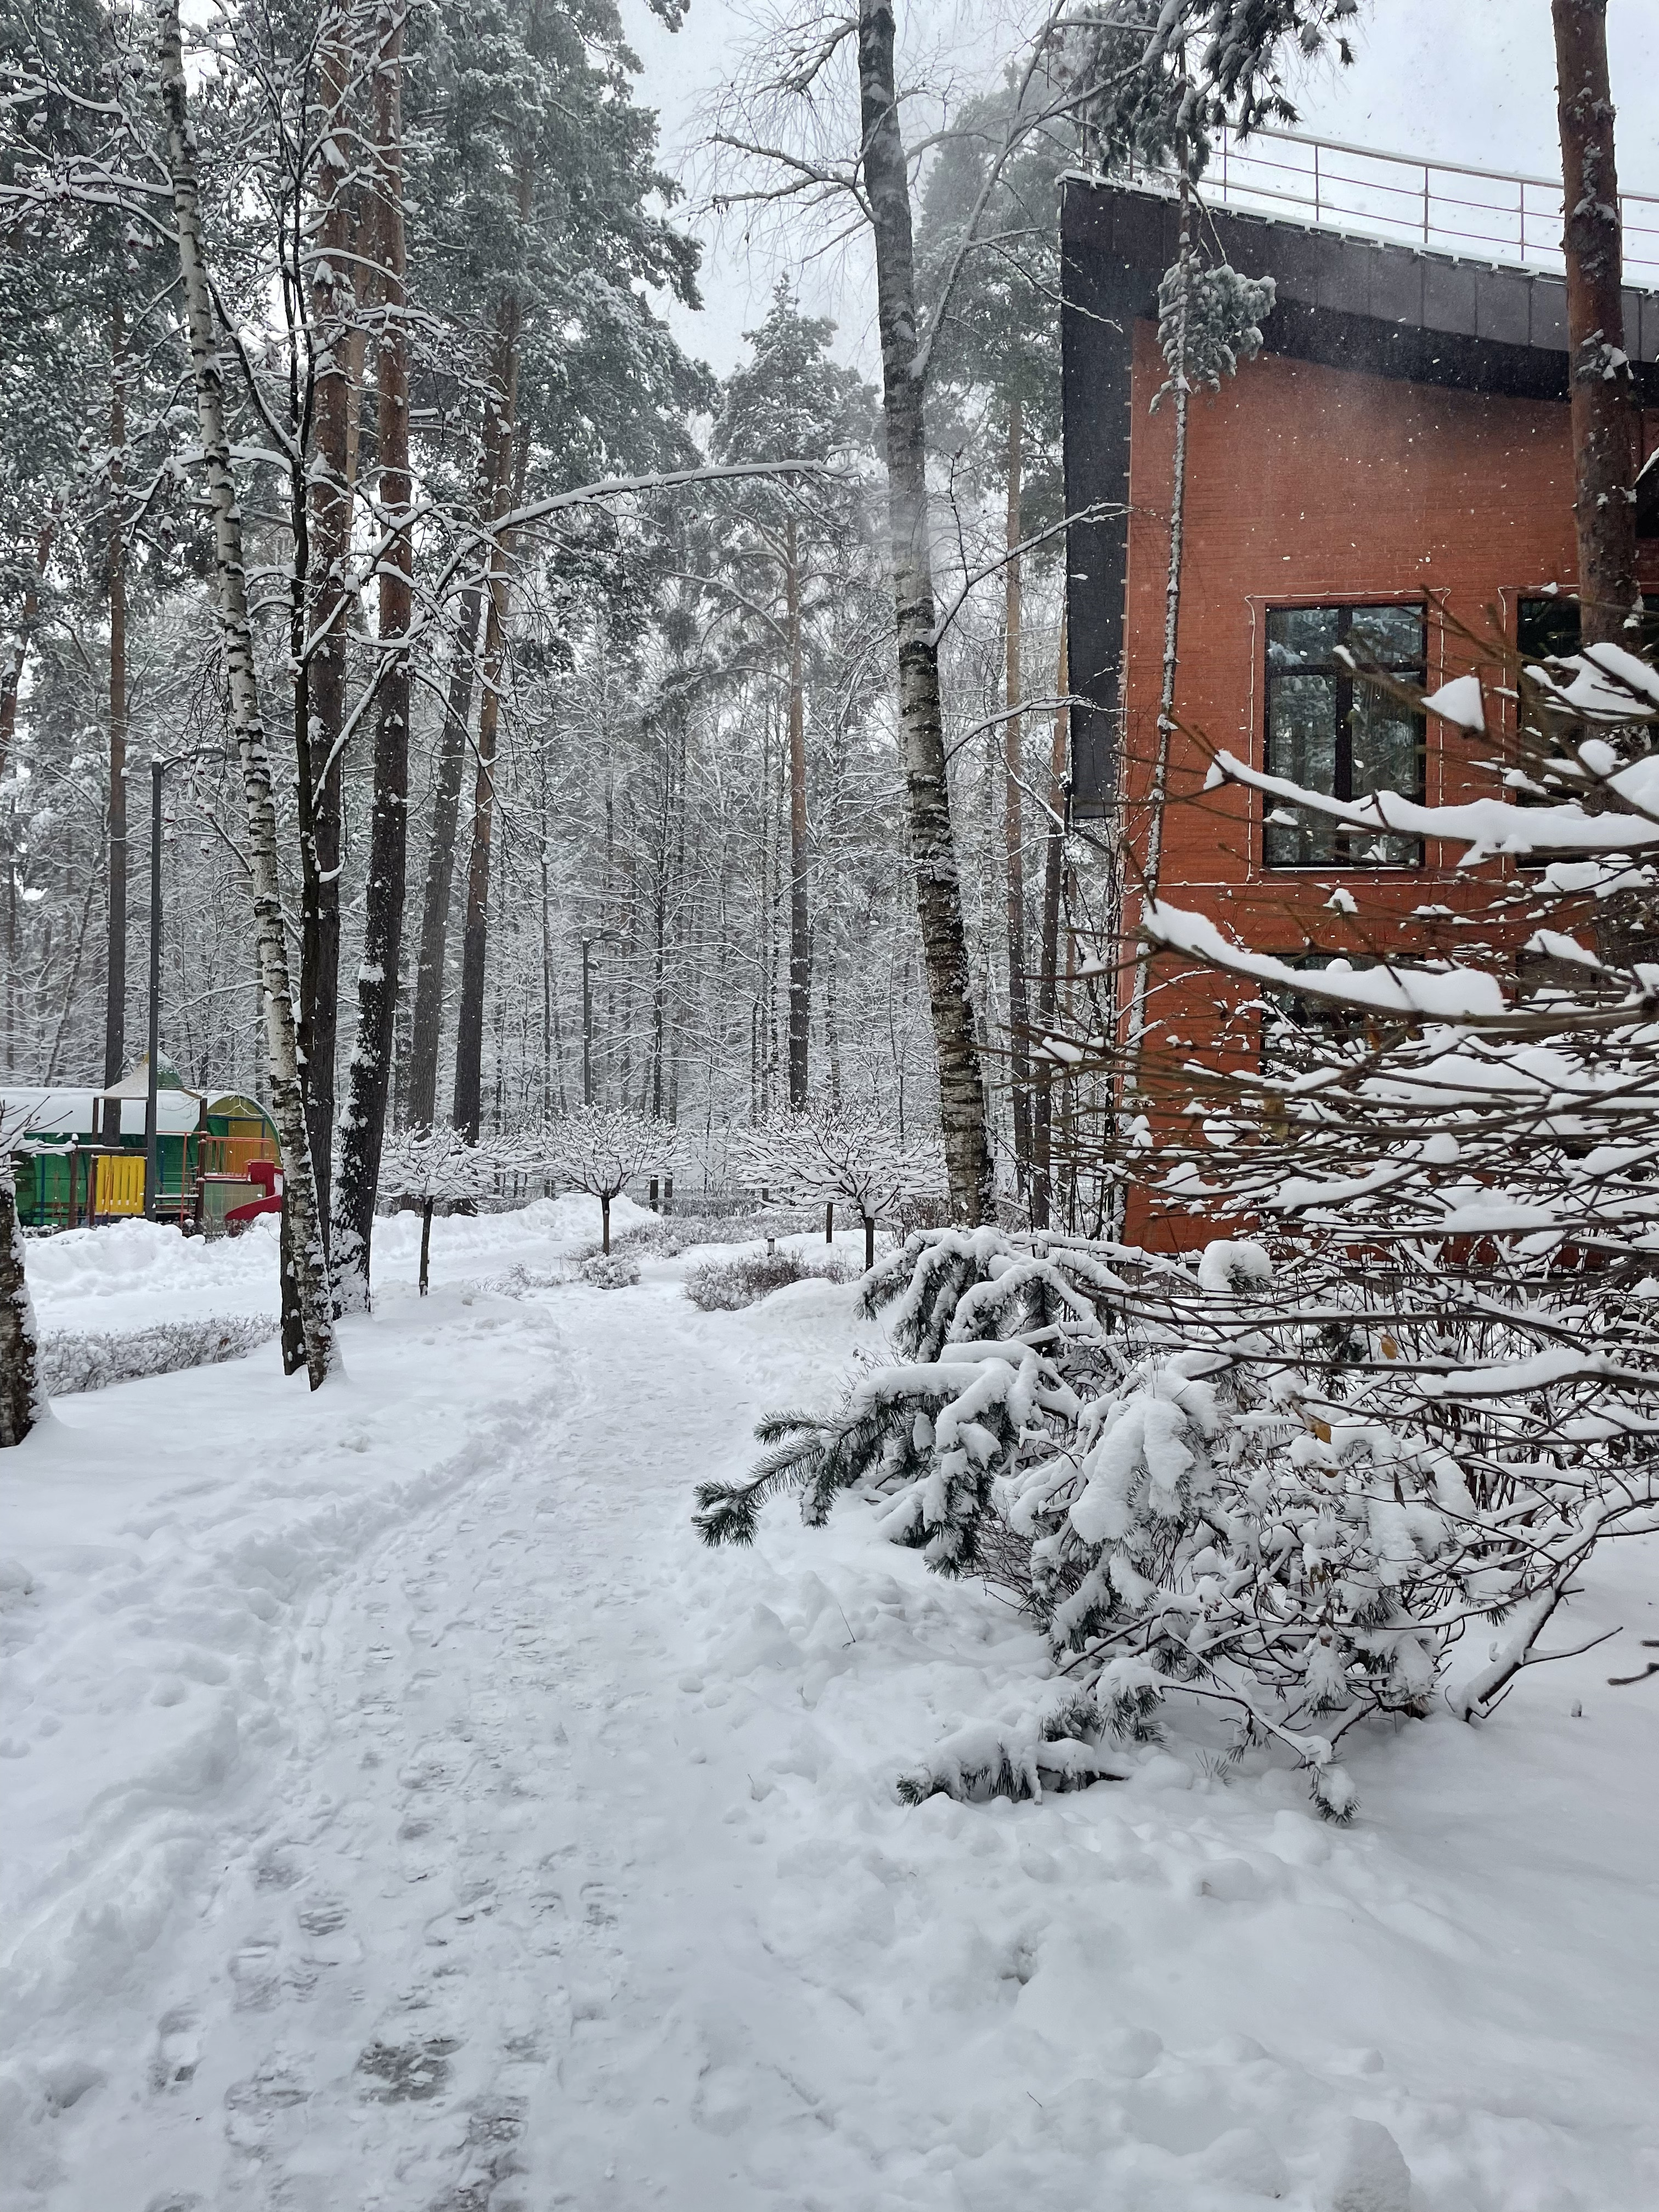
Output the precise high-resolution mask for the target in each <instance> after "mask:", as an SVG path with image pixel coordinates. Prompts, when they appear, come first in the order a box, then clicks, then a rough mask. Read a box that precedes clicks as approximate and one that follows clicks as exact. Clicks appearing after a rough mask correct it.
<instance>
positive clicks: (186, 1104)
mask: <svg viewBox="0 0 1659 2212" xmlns="http://www.w3.org/2000/svg"><path fill="white" fill-rule="evenodd" d="M148 1091H149V1067H148V1066H147V1064H146V1062H145V1061H144V1060H139V1061H138V1062H137V1065H136V1066H134V1067H132V1068H131V1069H129V1070H128V1072H127V1073H126V1074H125V1075H124V1076H123V1077H122V1079H121V1080H120V1081H119V1082H118V1083H113V1084H111V1085H109V1087H108V1088H107V1089H106V1090H103V1091H94V1090H82V1089H80V1088H78V1087H76V1086H72V1085H57V1084H54V1085H40V1084H15V1083H6V1082H3V1081H0V1143H3V1145H4V1146H5V1148H6V1149H7V1150H8V1151H9V1152H10V1153H11V1155H12V1159H13V1164H14V1166H15V1171H16V1176H17V1208H18V1216H19V1218H20V1219H21V1221H22V1223H23V1225H25V1227H27V1228H33V1229H70V1228H74V1227H76V1226H77V1225H79V1224H81V1223H83V1222H84V1223H88V1224H91V1223H93V1222H96V1221H105V1220H109V1219H112V1218H120V1217H122V1216H124V1215H133V1214H141V1213H143V1211H144V1109H145V1103H146V1097H147V1094H148ZM155 1128H156V1147H155V1149H156V1170H157V1172H156V1183H157V1189H156V1194H155V1212H156V1214H157V1216H158V1218H161V1219H163V1220H168V1221H175V1222H177V1223H178V1224H179V1225H180V1226H181V1227H189V1228H199V1229H204V1230H206V1231H209V1233H212V1232H213V1231H215V1230H216V1229H218V1228H219V1227H221V1226H222V1225H223V1221H224V1217H225V1214H226V1213H227V1212H229V1211H231V1210H232V1209H233V1208H234V1207H236V1206H240V1205H241V1204H243V1203H244V1202H246V1200H250V1199H252V1198H255V1197H257V1196H258V1194H259V1185H258V1181H257V1179H255V1178H251V1177H250V1176H249V1173H248V1170H249V1168H250V1167H251V1166H252V1164H253V1163H254V1162H255V1161H258V1160H275V1159H276V1158H277V1156H278V1153H277V1144H276V1126H275V1124H274V1123H273V1122H272V1121H271V1119H270V1115H269V1114H268V1113H267V1112H266V1111H265V1109H264V1107H263V1106H261V1105H260V1104H259V1103H258V1100H257V1099H254V1098H252V1097H248V1095H247V1094H246V1092H245V1091H220V1090H214V1089H209V1090H206V1091H191V1090H188V1089H186V1088H185V1085H184V1083H183V1082H182V1081H181V1080H180V1079H179V1073H178V1072H177V1070H176V1069H175V1068H173V1066H172V1065H171V1063H170V1062H168V1061H167V1060H165V1059H163V1060H162V1061H161V1064H160V1065H159V1066H158V1068H157V1070H156V1089H155Z"/></svg>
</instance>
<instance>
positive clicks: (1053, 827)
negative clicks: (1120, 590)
mask: <svg viewBox="0 0 1659 2212" xmlns="http://www.w3.org/2000/svg"><path fill="white" fill-rule="evenodd" d="M1070 680H1071V671H1070V669H1069V667H1068V665H1067V655H1066V616H1065V612H1064V610H1062V611H1061V613H1060V673H1059V677H1058V678H1057V680H1056V683H1055V685H1054V696H1055V697H1056V699H1058V700H1059V702H1060V704H1059V705H1058V706H1056V707H1055V708H1054V738H1053V744H1052V750H1051V751H1050V753H1049V757H1048V804H1049V805H1050V806H1052V807H1053V808H1054V815H1055V816H1058V817H1060V819H1059V820H1056V819H1054V818H1053V817H1051V818H1050V820H1049V823H1048V836H1046V837H1045V838H1044V840H1043V845H1042V956H1041V963H1040V966H1039V969H1038V976H1037V1012H1036V1030H1037V1036H1038V1037H1039V1039H1041V1038H1043V1037H1046V1036H1048V1034H1049V1033H1050V1031H1051V1030H1052V1029H1053V1027H1054V1007H1055V1005H1056V1003H1057V1001H1058V1000H1059V996H1060V881H1061V877H1062V872H1063V871H1064V867H1065V862H1066V832H1065V829H1064V828H1063V826H1062V823H1063V819H1064V813H1065V806H1066V770H1067V766H1068V763H1067V757H1066V756H1067V753H1068V751H1069V749H1070V739H1071V726H1072V714H1071V709H1070V708H1069V707H1067V706H1066V703H1065V700H1066V689H1067V686H1068V684H1069V683H1070ZM1053 1210H1054V1061H1053V1060H1050V1059H1049V1057H1048V1054H1046V1053H1045V1054H1043V1055H1042V1059H1041V1060H1039V1061H1038V1062H1037V1067H1036V1089H1035V1091H1034V1092H1033V1095H1032V1098H1031V1226H1032V1227H1033V1228H1034V1229H1046V1228H1047V1227H1048V1223H1049V1218H1050V1215H1051V1214H1052V1212H1053Z"/></svg>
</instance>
